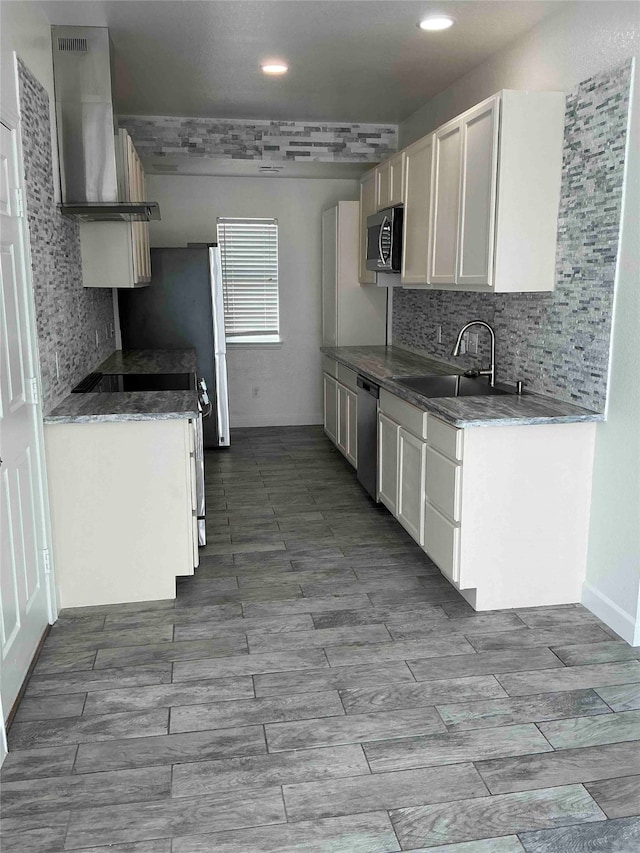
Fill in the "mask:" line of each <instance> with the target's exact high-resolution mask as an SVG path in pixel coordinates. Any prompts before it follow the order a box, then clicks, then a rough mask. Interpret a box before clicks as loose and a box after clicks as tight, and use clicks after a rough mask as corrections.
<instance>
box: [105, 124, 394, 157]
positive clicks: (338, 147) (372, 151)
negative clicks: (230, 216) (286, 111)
mask: <svg viewBox="0 0 640 853" xmlns="http://www.w3.org/2000/svg"><path fill="white" fill-rule="evenodd" d="M118 123H119V125H120V127H124V128H125V129H126V130H128V131H129V134H130V135H131V137H132V139H133V142H134V144H135V146H136V149H137V151H138V153H139V154H140V155H141V156H144V155H145V154H146V155H153V156H156V157H163V156H166V155H176V154H183V155H185V156H187V157H214V158H217V159H226V160H231V159H233V160H303V161H316V162H322V163H333V162H340V163H359V162H364V163H378V162H379V161H380V160H383V159H384V158H385V157H388V156H390V155H391V154H393V153H394V152H395V151H396V150H397V147H398V126H397V125H378V124H351V123H336V122H330V123H329V122H322V123H317V122H301V121H250V120H244V119H217V118H180V117H175V116H120V117H119V119H118Z"/></svg>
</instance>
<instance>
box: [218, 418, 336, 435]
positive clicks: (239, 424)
mask: <svg viewBox="0 0 640 853" xmlns="http://www.w3.org/2000/svg"><path fill="white" fill-rule="evenodd" d="M322 422H323V416H322V413H317V412H315V413H311V414H309V413H304V412H303V413H302V414H286V413H279V414H277V415H267V416H264V415H258V416H256V417H251V416H242V415H234V414H233V412H232V413H231V431H232V432H231V434H232V436H233V430H234V429H236V428H238V429H247V428H248V427H274V426H281V427H285V426H318V425H321V424H322Z"/></svg>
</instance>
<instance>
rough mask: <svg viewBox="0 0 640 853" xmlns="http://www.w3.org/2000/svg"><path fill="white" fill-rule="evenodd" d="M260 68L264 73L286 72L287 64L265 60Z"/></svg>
mask: <svg viewBox="0 0 640 853" xmlns="http://www.w3.org/2000/svg"><path fill="white" fill-rule="evenodd" d="M262 70H263V71H264V73H265V74H286V73H287V71H288V70H289V66H288V65H285V64H284V62H265V64H264V65H263V66H262Z"/></svg>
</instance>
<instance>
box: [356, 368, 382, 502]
mask: <svg viewBox="0 0 640 853" xmlns="http://www.w3.org/2000/svg"><path fill="white" fill-rule="evenodd" d="M357 382H358V467H357V473H358V480H359V481H360V483H361V484H362V486H363V487H364V488H365V489H366V490H367V492H369V494H370V495H371V497H372V498H373V499H374V501H375V500H377V496H378V495H377V491H378V397H379V396H380V386H378V385H376V384H375V383H374V382H370V381H369V380H368V379H365V378H364V377H363V376H358V380H357Z"/></svg>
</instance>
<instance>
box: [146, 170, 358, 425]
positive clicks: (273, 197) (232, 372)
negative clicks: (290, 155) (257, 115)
mask: <svg viewBox="0 0 640 853" xmlns="http://www.w3.org/2000/svg"><path fill="white" fill-rule="evenodd" d="M146 186H147V195H148V196H149V198H150V199H152V200H153V201H158V202H159V203H160V210H161V215H162V219H161V221H160V222H153V223H151V245H152V246H184V245H186V243H187V242H191V243H193V242H212V241H214V240H215V235H216V217H218V216H247V217H251V216H255V217H262V216H264V217H275V218H276V219H277V220H278V238H279V285H280V333H281V336H282V338H283V343H282V346H280V347H275V348H274V347H249V346H243V345H232V346H230V347H229V353H228V367H229V403H230V416H231V426H232V427H246V426H276V425H277V426H281V425H287V424H315V423H322V395H321V362H320V350H319V347H320V346H321V325H322V319H321V276H320V272H321V270H320V263H321V251H320V248H321V246H320V236H321V213H322V211H323V210H324V209H325V208H327V207H331V205H333V204H334V203H335V202H337V201H340V200H354V199H357V198H358V189H359V184H358V182H357V181H353V180H337V179H336V180H334V179H298V178H277V177H275V178H274V177H267V178H242V177H211V176H204V177H201V176H199V177H191V176H177V175H161V176H159V175H150V176H148V178H147V181H146ZM254 387H258V388H259V392H258V396H257V397H252V389H253V388H254Z"/></svg>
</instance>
